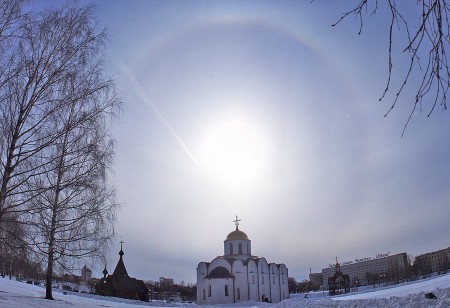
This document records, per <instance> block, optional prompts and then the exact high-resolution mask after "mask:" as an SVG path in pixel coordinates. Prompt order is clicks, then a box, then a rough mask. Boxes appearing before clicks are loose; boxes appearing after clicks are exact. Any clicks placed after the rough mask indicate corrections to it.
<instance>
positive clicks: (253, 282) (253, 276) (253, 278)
mask: <svg viewBox="0 0 450 308" xmlns="http://www.w3.org/2000/svg"><path fill="white" fill-rule="evenodd" d="M252 284H255V275H252Z"/></svg>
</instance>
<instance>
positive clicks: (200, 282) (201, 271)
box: [197, 262, 208, 304]
mask: <svg viewBox="0 0 450 308" xmlns="http://www.w3.org/2000/svg"><path fill="white" fill-rule="evenodd" d="M207 274H208V266H207V264H206V263H205V262H200V263H199V264H198V266H197V302H198V303H199V304H200V303H203V304H206V301H205V300H203V296H202V294H203V292H206V290H205V281H204V278H205V276H206V275H207ZM203 290H205V291H203Z"/></svg>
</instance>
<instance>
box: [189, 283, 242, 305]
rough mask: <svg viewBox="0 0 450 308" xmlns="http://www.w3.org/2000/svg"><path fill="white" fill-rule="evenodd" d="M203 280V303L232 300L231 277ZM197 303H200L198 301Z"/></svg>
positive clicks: (209, 303) (210, 303) (218, 302)
mask: <svg viewBox="0 0 450 308" xmlns="http://www.w3.org/2000/svg"><path fill="white" fill-rule="evenodd" d="M204 282H205V291H206V292H205V295H206V296H205V302H204V303H205V304H208V305H215V304H229V303H233V302H234V297H235V294H234V292H233V279H232V278H215V279H206V280H204ZM197 303H201V302H199V301H198V298H197Z"/></svg>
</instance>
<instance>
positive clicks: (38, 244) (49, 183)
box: [27, 80, 117, 299]
mask: <svg viewBox="0 0 450 308" xmlns="http://www.w3.org/2000/svg"><path fill="white" fill-rule="evenodd" d="M91 82H93V83H97V82H98V80H91ZM89 83H90V82H89ZM106 85H107V84H106ZM91 86H92V85H89V86H88V87H87V88H91ZM87 88H86V89H87ZM104 91H105V92H107V91H108V87H105V88H104ZM86 94H87V96H86V97H83V98H82V99H81V100H78V99H75V100H74V101H73V104H72V105H70V106H68V108H69V109H68V110H61V111H60V112H58V113H57V114H56V115H55V117H54V121H55V125H58V126H61V127H62V128H61V129H62V130H63V131H64V133H63V134H61V136H60V137H59V138H58V140H57V141H56V142H55V143H54V144H53V145H52V146H51V147H47V148H46V149H45V150H44V152H45V153H46V155H43V156H41V157H40V158H39V160H38V161H36V163H37V164H38V165H40V166H42V168H43V170H42V171H43V172H42V175H41V176H39V177H34V178H33V180H32V181H30V183H29V186H30V189H29V191H30V192H33V193H34V192H39V194H34V196H33V198H32V199H31V204H32V209H31V210H30V214H31V218H32V219H31V230H32V232H30V233H29V235H30V238H29V239H28V240H27V242H29V243H31V244H32V245H31V247H34V248H35V252H36V253H37V254H38V255H42V256H44V259H46V263H47V271H46V274H47V276H46V286H47V287H46V298H47V299H52V289H51V285H52V277H53V271H54V265H55V262H59V265H60V266H63V267H64V264H65V263H66V261H67V258H72V259H73V258H83V257H86V256H90V257H92V256H101V252H102V247H104V246H105V245H106V244H107V243H108V240H109V239H110V238H111V236H112V234H113V224H112V223H113V222H114V219H115V211H116V207H117V204H116V202H115V198H114V190H113V189H112V187H110V186H109V185H108V181H107V180H108V171H109V169H110V166H111V163H112V156H113V148H112V145H113V144H112V139H111V137H110V136H109V135H108V133H107V131H106V129H105V128H106V127H105V124H106V123H107V121H106V119H105V117H106V116H107V115H108V114H109V113H110V112H111V111H113V110H114V109H115V107H116V106H115V105H116V100H115V99H114V96H113V97H108V96H107V95H105V96H104V97H99V95H98V94H100V93H98V92H97V93H95V95H92V94H90V93H86ZM104 94H107V93H104ZM47 162H51V163H47Z"/></svg>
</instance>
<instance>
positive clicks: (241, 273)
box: [231, 260, 248, 302]
mask: <svg viewBox="0 0 450 308" xmlns="http://www.w3.org/2000/svg"><path fill="white" fill-rule="evenodd" d="M231 274H232V275H233V276H234V299H235V302H240V301H246V300H248V277H247V267H246V266H244V264H243V263H242V261H241V260H235V261H234V262H233V266H232V273H231Z"/></svg>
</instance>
